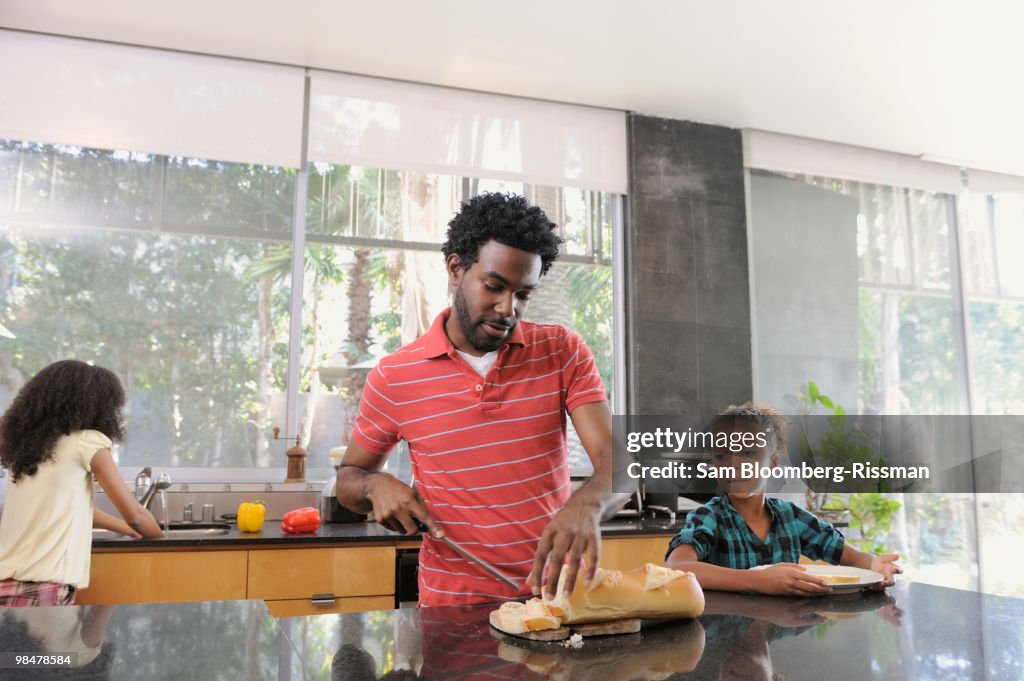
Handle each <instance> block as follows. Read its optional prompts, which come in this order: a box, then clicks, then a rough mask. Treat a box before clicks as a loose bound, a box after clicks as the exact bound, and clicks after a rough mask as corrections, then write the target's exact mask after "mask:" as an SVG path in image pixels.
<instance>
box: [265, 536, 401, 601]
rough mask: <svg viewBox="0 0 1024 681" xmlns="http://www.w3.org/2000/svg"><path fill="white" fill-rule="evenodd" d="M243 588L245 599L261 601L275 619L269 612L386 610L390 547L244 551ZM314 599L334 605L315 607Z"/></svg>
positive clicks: (391, 584)
mask: <svg viewBox="0 0 1024 681" xmlns="http://www.w3.org/2000/svg"><path fill="white" fill-rule="evenodd" d="M248 583H249V589H248V595H249V598H262V599H263V600H265V601H267V605H268V606H269V607H270V608H271V612H274V614H275V615H277V614H278V613H277V612H275V608H276V609H277V611H278V612H288V613H289V614H311V613H318V612H354V611H356V610H377V609H380V608H381V607H384V609H391V608H393V607H395V606H394V593H395V547H394V546H355V547H343V548H325V549H264V550H260V551H249V574H248ZM314 596H317V597H319V598H321V599H323V598H324V597H327V598H330V597H333V598H334V601H333V604H331V605H315V604H313V602H312V599H313V597H314ZM367 597H373V598H372V599H367ZM284 601H292V602H291V603H285V602H284ZM272 603H274V605H271V604H272ZM367 604H369V605H367ZM370 606H372V607H370ZM332 608H335V609H332Z"/></svg>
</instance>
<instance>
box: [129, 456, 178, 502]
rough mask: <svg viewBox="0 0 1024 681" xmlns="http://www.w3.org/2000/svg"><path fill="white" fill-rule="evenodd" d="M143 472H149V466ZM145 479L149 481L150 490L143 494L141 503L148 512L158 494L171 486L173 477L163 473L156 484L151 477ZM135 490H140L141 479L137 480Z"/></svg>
mask: <svg viewBox="0 0 1024 681" xmlns="http://www.w3.org/2000/svg"><path fill="white" fill-rule="evenodd" d="M142 470H143V472H145V471H149V467H148V466H147V467H146V468H144V469H142ZM139 475H140V476H141V475H142V473H139ZM145 479H146V480H148V481H149V489H147V490H146V491H145V492H143V493H142V497H141V498H140V499H139V503H140V504H142V507H143V508H144V509H146V510H147V511H148V510H149V507H150V506H152V505H153V498H154V497H156V493H157V492H159V491H160V490H162V489H167V488H168V487H170V486H171V476H169V475H167V473H161V474H160V477H159V478H157V479H156V482H152V477H151V475H150V476H147V477H146V478H145ZM135 489H136V491H138V489H139V478H135Z"/></svg>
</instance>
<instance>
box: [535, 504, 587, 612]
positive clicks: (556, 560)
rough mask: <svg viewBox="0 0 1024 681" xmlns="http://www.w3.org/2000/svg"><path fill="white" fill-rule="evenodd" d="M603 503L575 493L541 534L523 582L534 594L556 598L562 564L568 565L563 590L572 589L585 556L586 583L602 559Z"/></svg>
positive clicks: (546, 597) (569, 591) (567, 592)
mask: <svg viewBox="0 0 1024 681" xmlns="http://www.w3.org/2000/svg"><path fill="white" fill-rule="evenodd" d="M602 513H603V506H602V504H601V503H600V502H599V501H597V500H594V499H590V498H588V497H587V496H586V495H579V496H574V497H572V498H571V499H569V501H568V503H566V505H565V506H563V507H562V510H561V511H559V512H558V513H557V514H556V515H555V517H554V518H552V519H551V522H550V523H548V526H547V527H545V528H544V533H543V534H541V536H540V543H539V544H538V546H537V553H536V554H535V555H534V557H533V569H532V570H531V571H530V576H529V577H527V578H526V583H527V584H529V585H530V586H531V587H532V588H533V593H534V594H539V593H541V591H542V590H543V597H544V598H545V599H548V600H550V599H552V598H554V597H555V589H557V588H558V577H559V575H560V574H561V572H562V565H563V564H565V565H567V566H568V567H567V574H566V580H565V593H566V594H569V593H571V592H572V589H573V586H574V585H575V584H576V577H577V575H578V574H579V570H580V561H581V560H582V559H583V557H584V556H586V557H587V562H586V573H585V574H584V579H585V580H586V582H587V583H588V584H589V583H590V581H591V580H592V579H593V578H594V574H595V573H596V572H597V563H598V561H599V560H600V559H601V516H602Z"/></svg>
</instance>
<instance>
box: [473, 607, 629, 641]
mask: <svg viewBox="0 0 1024 681" xmlns="http://www.w3.org/2000/svg"><path fill="white" fill-rule="evenodd" d="M496 614H497V613H496V612H492V613H491V617H490V620H491V626H492V627H494V628H495V629H497V630H498V631H500V632H501V633H503V634H505V635H507V636H515V637H517V638H525V639H528V640H530V641H563V640H565V639H567V638H569V637H570V636H572V635H573V634H579V635H580V636H584V637H586V636H609V635H613V634H638V633H640V619H639V618H637V617H634V618H631V619H625V620H613V621H611V622H593V623H591V624H567V625H564V626H561V627H558V628H557V629H545V630H543V631H526V632H523V633H521V634H513V633H510V632H507V631H505V630H504V629H502V628H501V627H499V626H497V625H496V624H495V621H496V618H495V615H496Z"/></svg>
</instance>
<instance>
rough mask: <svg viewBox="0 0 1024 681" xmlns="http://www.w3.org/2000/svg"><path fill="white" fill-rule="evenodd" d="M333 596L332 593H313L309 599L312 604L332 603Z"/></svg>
mask: <svg viewBox="0 0 1024 681" xmlns="http://www.w3.org/2000/svg"><path fill="white" fill-rule="evenodd" d="M335 598H336V596H335V595H334V594H313V595H312V596H310V597H309V601H310V603H313V604H314V605H333V604H334V600H335Z"/></svg>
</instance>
